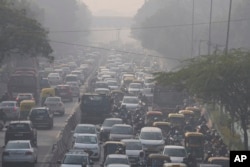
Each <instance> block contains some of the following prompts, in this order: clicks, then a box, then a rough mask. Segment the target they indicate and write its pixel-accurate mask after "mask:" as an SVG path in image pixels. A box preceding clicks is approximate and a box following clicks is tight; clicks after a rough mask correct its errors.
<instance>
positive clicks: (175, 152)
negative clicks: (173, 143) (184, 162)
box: [163, 148, 186, 157]
mask: <svg viewBox="0 0 250 167" xmlns="http://www.w3.org/2000/svg"><path fill="white" fill-rule="evenodd" d="M163 153H164V154H165V155H168V156H170V157H186V151H185V149H178V148H166V149H164V151H163Z"/></svg>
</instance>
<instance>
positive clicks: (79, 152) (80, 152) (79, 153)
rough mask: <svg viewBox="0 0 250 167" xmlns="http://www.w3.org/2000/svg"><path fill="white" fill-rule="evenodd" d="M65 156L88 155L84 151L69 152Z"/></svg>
mask: <svg viewBox="0 0 250 167" xmlns="http://www.w3.org/2000/svg"><path fill="white" fill-rule="evenodd" d="M65 155H84V156H88V153H86V152H84V151H83V150H74V149H72V150H69V151H68V152H66V153H65Z"/></svg>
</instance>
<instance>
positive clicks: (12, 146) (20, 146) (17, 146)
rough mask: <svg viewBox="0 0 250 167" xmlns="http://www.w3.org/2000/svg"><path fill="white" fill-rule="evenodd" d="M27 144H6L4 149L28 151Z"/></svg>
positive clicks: (28, 146)
mask: <svg viewBox="0 0 250 167" xmlns="http://www.w3.org/2000/svg"><path fill="white" fill-rule="evenodd" d="M29 148H30V145H29V143H23V142H21V143H8V144H7V145H6V149H29Z"/></svg>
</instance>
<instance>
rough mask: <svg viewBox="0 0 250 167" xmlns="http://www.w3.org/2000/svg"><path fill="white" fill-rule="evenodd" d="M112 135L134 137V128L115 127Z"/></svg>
mask: <svg viewBox="0 0 250 167" xmlns="http://www.w3.org/2000/svg"><path fill="white" fill-rule="evenodd" d="M110 133H113V134H128V135H132V134H133V130H132V127H122V126H113V127H112V129H111V132H110Z"/></svg>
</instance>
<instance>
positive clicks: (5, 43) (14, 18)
mask: <svg viewBox="0 0 250 167" xmlns="http://www.w3.org/2000/svg"><path fill="white" fill-rule="evenodd" d="M0 32H1V34H0V61H2V60H3V59H4V58H5V57H6V56H10V55H15V56H16V55H18V56H23V55H25V56H27V55H28V56H33V57H37V56H42V57H46V58H48V59H49V60H51V61H53V57H52V56H50V53H52V48H51V47H50V44H49V42H48V39H47V34H48V32H46V31H45V30H44V28H43V27H42V26H41V24H40V23H38V22H37V21H36V20H34V19H30V18H27V17H26V15H25V11H24V10H17V9H15V8H13V6H12V5H11V4H7V3H3V2H0Z"/></svg>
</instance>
